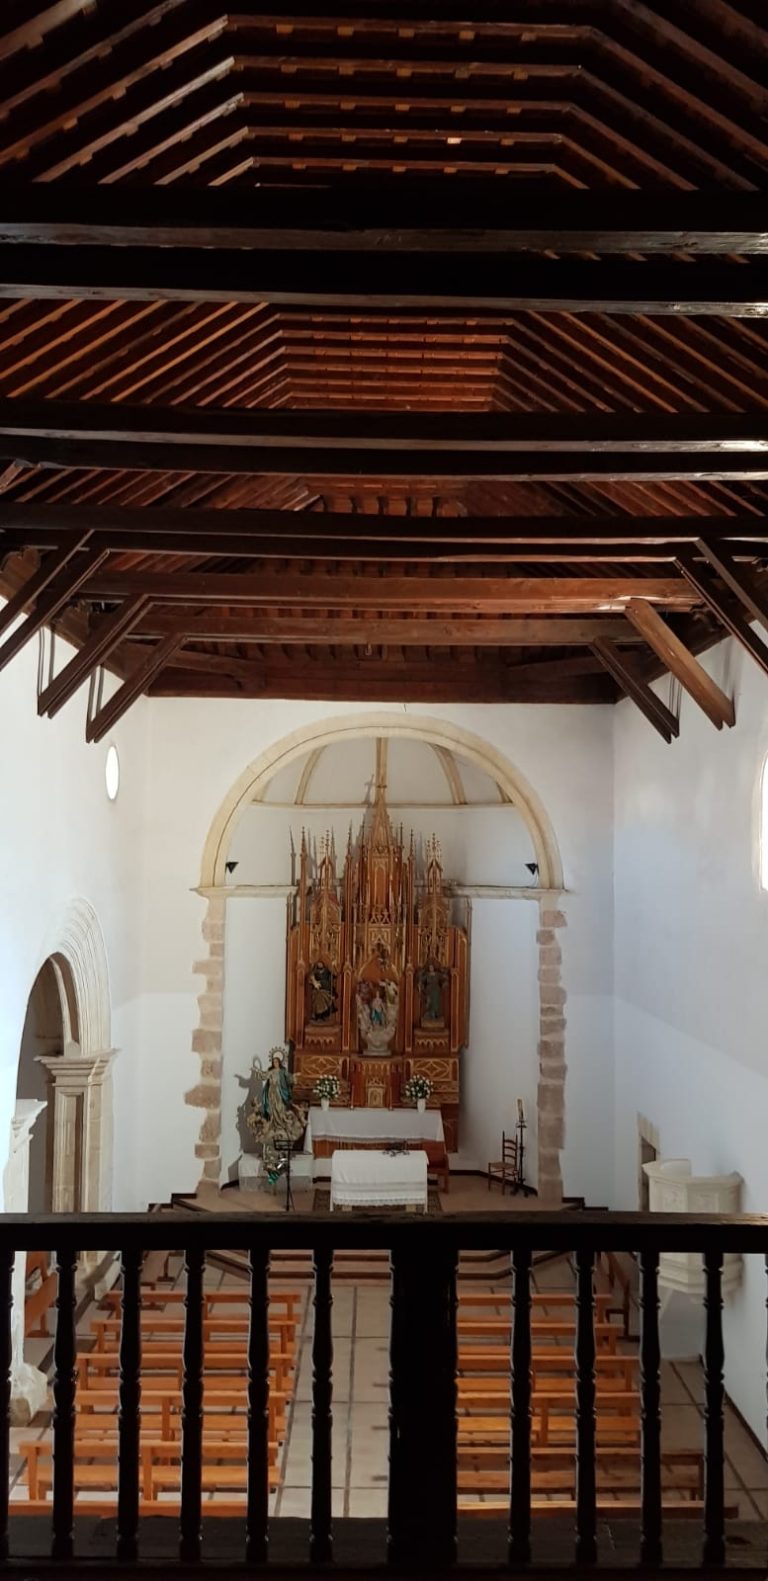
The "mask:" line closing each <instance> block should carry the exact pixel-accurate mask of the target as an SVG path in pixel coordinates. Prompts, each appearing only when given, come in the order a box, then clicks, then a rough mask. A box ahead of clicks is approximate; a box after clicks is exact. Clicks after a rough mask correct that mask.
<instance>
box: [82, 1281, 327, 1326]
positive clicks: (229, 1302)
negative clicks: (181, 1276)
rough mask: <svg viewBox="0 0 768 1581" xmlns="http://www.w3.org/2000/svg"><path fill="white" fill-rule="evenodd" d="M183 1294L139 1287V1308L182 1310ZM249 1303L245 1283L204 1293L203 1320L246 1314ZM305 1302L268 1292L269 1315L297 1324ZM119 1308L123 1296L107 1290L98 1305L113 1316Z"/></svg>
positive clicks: (300, 1294) (291, 1294)
mask: <svg viewBox="0 0 768 1581" xmlns="http://www.w3.org/2000/svg"><path fill="white" fill-rule="evenodd" d="M186 1294H187V1293H186V1291H185V1290H183V1289H181V1290H159V1289H157V1288H156V1287H155V1286H154V1285H142V1287H141V1305H142V1308H147V1307H165V1306H169V1307H176V1306H182V1305H183V1303H184V1301H185V1300H186ZM249 1299H250V1291H249V1288H248V1286H247V1284H245V1283H243V1285H242V1287H240V1288H237V1287H236V1288H232V1287H230V1286H225V1287H224V1288H223V1289H222V1290H205V1289H204V1290H203V1309H204V1311H205V1314H206V1317H212V1316H213V1315H214V1313H215V1311H216V1308H217V1307H228V1306H241V1307H243V1308H244V1309H245V1311H246V1313H247V1311H248V1304H249ZM305 1301H306V1292H305V1291H304V1290H270V1292H269V1308H270V1313H271V1312H272V1311H273V1310H274V1312H275V1313H276V1314H277V1313H278V1312H280V1311H282V1312H285V1314H286V1316H289V1317H294V1318H296V1320H297V1322H299V1321H300V1318H301V1310H302V1306H303V1304H304V1302H305ZM122 1304H123V1293H122V1290H120V1289H114V1290H106V1291H105V1292H104V1294H103V1296H102V1297H101V1300H100V1302H99V1305H100V1306H106V1307H111V1308H112V1309H113V1310H114V1311H116V1312H119V1311H120V1309H121V1307H122Z"/></svg>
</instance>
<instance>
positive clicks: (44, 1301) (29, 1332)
mask: <svg viewBox="0 0 768 1581" xmlns="http://www.w3.org/2000/svg"><path fill="white" fill-rule="evenodd" d="M35 1276H37V1277H38V1278H39V1281H40V1282H39V1284H37V1285H36V1286H35V1288H34V1289H32V1290H28V1291H27V1293H26V1294H25V1298H24V1333H25V1335H26V1336H27V1337H28V1338H29V1337H30V1336H39V1337H41V1338H45V1339H47V1338H48V1329H47V1326H46V1323H45V1315H46V1313H47V1311H48V1309H49V1307H52V1306H53V1303H54V1301H55V1300H56V1290H57V1285H58V1281H57V1279H56V1273H55V1270H54V1269H53V1268H51V1266H50V1255H49V1253H48V1252H27V1267H26V1274H25V1283H26V1285H27V1286H29V1285H30V1284H31V1283H32V1282H33V1280H34V1278H35Z"/></svg>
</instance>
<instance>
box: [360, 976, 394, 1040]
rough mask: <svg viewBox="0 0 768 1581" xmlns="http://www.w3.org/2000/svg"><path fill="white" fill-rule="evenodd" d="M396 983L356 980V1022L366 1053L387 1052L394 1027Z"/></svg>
mask: <svg viewBox="0 0 768 1581" xmlns="http://www.w3.org/2000/svg"><path fill="white" fill-rule="evenodd" d="M399 997H400V996H399V991H398V986H397V983H394V982H392V981H390V980H388V979H387V980H385V981H384V982H383V983H367V982H363V983H360V985H359V987H358V990H357V1024H358V1027H359V1029H360V1038H361V1042H362V1045H363V1048H364V1049H365V1052H366V1054H387V1053H388V1052H389V1048H390V1044H391V1043H392V1040H393V1038H394V1036H395V1032H396V1031H397V1011H398V1003H399Z"/></svg>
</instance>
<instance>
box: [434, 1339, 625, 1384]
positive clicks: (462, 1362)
mask: <svg viewBox="0 0 768 1581" xmlns="http://www.w3.org/2000/svg"><path fill="white" fill-rule="evenodd" d="M509 1359H510V1358H509V1350H508V1349H504V1350H502V1349H500V1348H497V1347H495V1346H490V1345H488V1346H478V1347H476V1348H474V1347H470V1346H463V1347H462V1349H461V1350H460V1351H459V1372H460V1373H461V1375H462V1376H464V1377H466V1376H468V1375H470V1374H472V1373H479V1374H483V1376H484V1375H485V1374H486V1373H490V1374H491V1376H493V1377H495V1376H497V1375H499V1374H500V1375H502V1376H503V1378H504V1382H505V1384H506V1386H507V1390H508V1389H509V1375H508V1369H509ZM638 1368H639V1360H638V1357H637V1356H616V1355H613V1354H609V1353H606V1354H603V1353H602V1352H601V1351H598V1353H597V1355H596V1357H595V1371H596V1375H597V1377H598V1378H600V1379H607V1378H612V1379H614V1380H615V1385H614V1386H615V1387H623V1388H625V1389H632V1388H634V1387H635V1385H636V1382H637V1373H638ZM531 1378H532V1386H533V1388H534V1389H546V1388H549V1387H554V1388H558V1389H562V1388H563V1387H564V1384H565V1383H568V1382H573V1383H574V1386H575V1380H576V1363H575V1361H574V1358H573V1356H572V1355H571V1354H570V1353H569V1352H568V1351H567V1350H565V1349H562V1350H554V1351H553V1350H545V1351H534V1353H533V1355H532V1357H531Z"/></svg>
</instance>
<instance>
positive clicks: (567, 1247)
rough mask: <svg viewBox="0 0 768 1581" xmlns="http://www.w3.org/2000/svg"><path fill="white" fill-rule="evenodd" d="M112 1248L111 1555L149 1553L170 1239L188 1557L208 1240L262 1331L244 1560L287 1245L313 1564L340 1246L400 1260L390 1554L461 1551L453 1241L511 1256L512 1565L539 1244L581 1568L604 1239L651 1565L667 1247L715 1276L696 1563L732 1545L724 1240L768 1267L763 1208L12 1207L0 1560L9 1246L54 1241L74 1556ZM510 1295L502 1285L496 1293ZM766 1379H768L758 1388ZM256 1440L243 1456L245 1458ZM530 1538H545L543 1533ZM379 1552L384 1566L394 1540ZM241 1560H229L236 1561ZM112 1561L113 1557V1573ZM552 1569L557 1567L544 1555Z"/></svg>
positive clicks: (521, 1518) (58, 1475)
mask: <svg viewBox="0 0 768 1581" xmlns="http://www.w3.org/2000/svg"><path fill="white" fill-rule="evenodd" d="M110 1246H111V1247H113V1248H115V1250H116V1252H117V1254H118V1255H119V1257H120V1261H121V1269H122V1284H123V1301H122V1323H121V1336H120V1348H119V1363H120V1377H119V1395H118V1398H119V1417H118V1443H119V1466H118V1497H117V1537H116V1552H115V1559H116V1561H120V1563H121V1566H122V1567H124V1566H125V1563H126V1561H127V1562H132V1561H136V1560H137V1559H138V1557H139V1552H140V1536H141V1521H140V1513H139V1512H140V1478H139V1433H140V1405H141V1321H140V1299H141V1286H140V1274H141V1265H142V1258H143V1255H144V1254H145V1253H147V1252H150V1251H158V1250H163V1251H166V1250H168V1249H169V1248H171V1249H172V1250H174V1251H178V1252H180V1253H183V1256H184V1259H185V1268H186V1298H185V1306H184V1310H185V1325H184V1336H183V1382H182V1404H183V1411H182V1460H181V1506H180V1536H179V1560H180V1562H182V1563H185V1564H187V1563H190V1562H191V1563H195V1564H197V1563H198V1561H200V1559H201V1551H202V1550H201V1531H202V1514H203V1504H202V1491H201V1483H202V1477H201V1472H202V1463H203V1346H204V1322H203V1311H204V1307H203V1299H204V1297H203V1279H204V1272H205V1263H206V1255H207V1253H209V1252H212V1251H214V1250H215V1251H225V1250H238V1251H242V1250H243V1249H245V1250H247V1251H248V1253H249V1257H250V1314H251V1315H250V1327H249V1335H248V1344H247V1379H244V1384H246V1386H247V1404H248V1433H247V1457H248V1471H247V1494H246V1501H245V1507H244V1520H243V1544H242V1563H243V1566H244V1567H253V1566H255V1565H264V1564H265V1563H267V1561H268V1544H269V1514H268V1511H269V1503H268V1500H269V1443H268V1420H269V1409H268V1405H269V1369H270V1353H269V1327H268V1325H269V1317H268V1299H269V1285H268V1280H269V1259H270V1253H271V1252H272V1251H277V1250H299V1249H301V1250H307V1251H310V1252H311V1253H312V1256H313V1265H314V1334H313V1341H312V1429H311V1432H312V1489H311V1516H310V1523H309V1538H308V1547H307V1567H308V1568H310V1567H315V1566H327V1565H328V1564H329V1563H330V1562H331V1561H332V1559H333V1535H334V1531H333V1528H334V1522H333V1520H332V1510H331V1487H332V1465H331V1455H332V1403H333V1345H332V1330H331V1312H332V1298H333V1254H334V1252H335V1251H336V1250H345V1251H351V1250H361V1249H366V1250H386V1251H388V1252H389V1253H390V1256H391V1273H392V1277H391V1305H392V1324H391V1346H390V1394H389V1407H390V1476H389V1514H388V1551H387V1557H388V1559H389V1561H390V1563H391V1564H392V1565H393V1566H395V1567H397V1568H399V1569H405V1568H408V1567H412V1568H413V1570H414V1573H415V1572H416V1571H423V1570H431V1571H436V1570H445V1569H447V1568H449V1567H450V1566H451V1565H453V1564H454V1563H455V1562H456V1555H457V1528H458V1514H457V1412H456V1405H457V1388H456V1367H457V1316H456V1314H457V1270H458V1258H459V1253H460V1252H464V1251H470V1250H473V1251H483V1250H491V1249H492V1250H494V1251H499V1250H501V1251H503V1252H508V1253H509V1254H510V1259H511V1265H512V1273H513V1282H512V1290H511V1300H512V1314H513V1322H512V1328H511V1339H510V1439H509V1443H510V1458H511V1476H510V1489H509V1505H508V1524H509V1562H510V1564H511V1565H512V1566H513V1567H514V1568H520V1567H521V1566H524V1565H526V1564H527V1563H528V1562H529V1560H530V1559H531V1558H532V1557H534V1558H535V1552H534V1553H533V1555H532V1547H533V1548H534V1549H535V1540H534V1541H533V1543H532V1518H531V1488H532V1470H531V1465H532V1454H531V1416H532V1406H533V1391H532V1359H533V1346H532V1329H531V1321H532V1320H531V1309H532V1303H531V1287H530V1281H531V1270H532V1260H533V1254H534V1252H539V1251H544V1250H547V1251H549V1250H551V1251H556V1252H557V1251H562V1252H569V1253H573V1254H575V1261H576V1335H575V1377H576V1465H577V1476H576V1501H575V1525H576V1530H575V1546H574V1550H573V1553H572V1555H571V1561H573V1560H574V1559H575V1560H576V1562H577V1563H578V1564H579V1565H580V1566H582V1567H585V1566H586V1567H588V1566H590V1565H593V1564H594V1563H595V1560H596V1554H597V1518H598V1501H597V1495H596V1489H597V1476H596V1462H597V1454H596V1407H597V1398H598V1397H597V1393H596V1341H595V1302H594V1294H593V1270H594V1265H595V1262H596V1259H597V1258H598V1256H599V1254H600V1253H601V1252H603V1251H606V1250H610V1251H613V1252H620V1251H625V1252H627V1251H631V1252H633V1253H635V1254H637V1255H638V1256H639V1261H640V1291H639V1295H640V1317H641V1337H640V1368H641V1374H640V1395H641V1431H642V1440H641V1456H642V1469H641V1498H640V1539H641V1546H640V1558H641V1563H642V1564H643V1566H645V1567H647V1568H653V1569H655V1568H657V1567H658V1566H659V1565H660V1564H661V1562H662V1526H663V1521H662V1517H663V1507H662V1484H661V1408H660V1399H661V1395H660V1365H661V1356H660V1345H659V1327H658V1324H659V1292H658V1268H659V1256H660V1254H661V1253H663V1252H665V1251H674V1252H687V1253H701V1254H702V1256H703V1258H704V1267H705V1275H706V1299H705V1311H706V1344H705V1354H704V1365H705V1439H706V1479H705V1500H704V1519H703V1533H702V1548H701V1555H702V1563H703V1565H704V1566H705V1567H706V1568H707V1569H709V1570H711V1569H712V1568H713V1567H717V1566H720V1565H722V1563H723V1560H724V1554H725V1489H724V1472H723V1450H724V1431H723V1412H724V1389H723V1368H724V1352H723V1328H722V1284H721V1276H722V1266H723V1256H724V1254H725V1253H728V1252H738V1253H742V1254H749V1253H753V1254H754V1253H757V1254H759V1255H760V1256H761V1257H762V1258H764V1259H768V1218H755V1217H749V1218H748V1217H738V1218H737V1217H734V1218H727V1219H726V1218H722V1217H707V1218H694V1217H689V1216H688V1215H683V1214H674V1215H660V1214H653V1215H649V1214H624V1213H615V1214H606V1213H584V1214H573V1213H559V1214H558V1213H552V1214H550V1213H544V1212H536V1213H525V1212H513V1213H510V1214H509V1215H500V1214H498V1213H494V1214H462V1215H460V1216H459V1215H456V1216H450V1215H442V1216H441V1217H439V1218H428V1219H421V1218H410V1217H408V1216H394V1215H391V1216H387V1215H381V1216H367V1215H366V1216H365V1217H364V1218H356V1217H354V1216H349V1217H347V1216H343V1217H342V1216H338V1215H337V1216H331V1215H317V1214H313V1215H311V1216H304V1215H302V1214H298V1213H297V1214H291V1215H285V1216H283V1215H278V1214H275V1215H265V1216H261V1217H260V1216H257V1215H254V1216H253V1217H250V1216H246V1215H243V1214H241V1213H238V1214H207V1215H199V1216H194V1217H193V1216H191V1215H174V1214H168V1215H162V1216H158V1215H152V1216H145V1215H140V1214H135V1215H127V1214H113V1215H105V1214H98V1215H91V1214H89V1215H82V1216H74V1217H70V1216H67V1217H57V1216H45V1217H31V1216H30V1217H26V1216H24V1217H22V1216H15V1215H6V1216H4V1217H2V1218H0V1565H2V1564H4V1563H6V1562H7V1561H8V1557H9V1546H10V1550H11V1554H12V1555H13V1544H12V1543H11V1544H10V1545H9V1509H8V1503H9V1501H8V1462H9V1430H8V1408H9V1402H10V1371H11V1274H12V1266H13V1254H14V1253H15V1252H28V1251H36V1250H49V1249H52V1250H53V1252H54V1254H55V1260H56V1269H57V1277H58V1296H57V1302H56V1329H55V1336H54V1347H53V1357H54V1378H53V1399H54V1414H53V1453H54V1468H53V1505H52V1516H51V1521H52V1532H51V1554H52V1558H53V1559H54V1560H57V1561H62V1562H71V1561H72V1559H73V1557H77V1556H76V1550H75V1520H74V1516H75V1508H76V1506H75V1405H76V1388H77V1371H76V1331H75V1300H76V1277H75V1276H76V1268H77V1257H78V1254H79V1253H80V1252H85V1251H90V1250H100V1249H102V1248H104V1247H110ZM500 1299H503V1297H500ZM758 1383H759V1386H760V1387H761V1388H763V1387H764V1380H760V1381H759V1380H757V1379H756V1380H755V1386H756V1387H758ZM244 1452H245V1450H244ZM534 1538H535V1534H534ZM381 1558H382V1559H383V1558H384V1553H383V1552H382V1555H381ZM228 1563H229V1560H228ZM100 1568H101V1569H103V1568H104V1566H103V1564H102V1565H101V1566H100ZM549 1568H552V1567H551V1565H550V1566H549Z"/></svg>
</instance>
